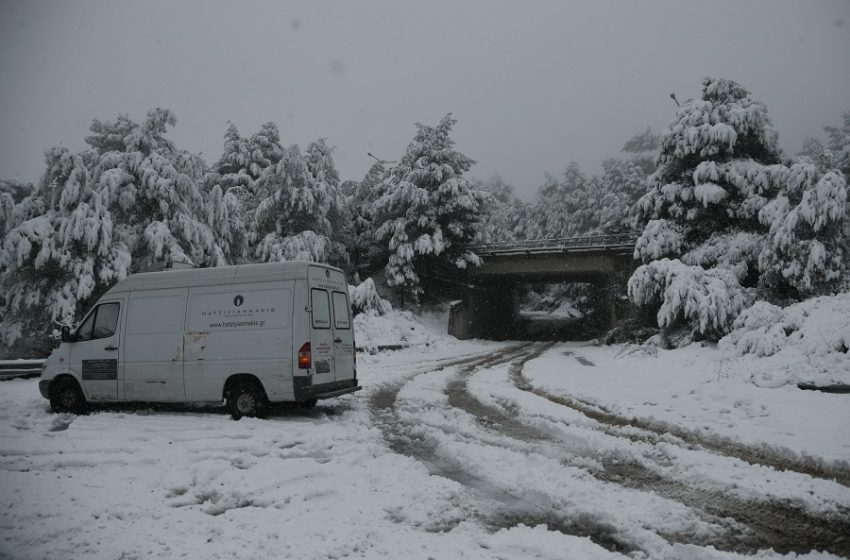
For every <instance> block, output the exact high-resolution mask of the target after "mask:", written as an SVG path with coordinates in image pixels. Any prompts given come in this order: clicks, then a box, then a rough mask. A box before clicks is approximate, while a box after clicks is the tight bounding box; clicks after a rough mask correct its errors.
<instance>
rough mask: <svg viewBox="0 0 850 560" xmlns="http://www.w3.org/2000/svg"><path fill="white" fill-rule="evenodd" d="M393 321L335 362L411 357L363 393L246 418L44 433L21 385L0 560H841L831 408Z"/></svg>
mask: <svg viewBox="0 0 850 560" xmlns="http://www.w3.org/2000/svg"><path fill="white" fill-rule="evenodd" d="M394 313H395V312H394ZM396 319H398V317H389V318H387V321H388V323H386V324H384V323H383V322H380V321H376V320H374V318H373V321H372V323H371V324H373V325H378V326H377V327H374V328H372V330H371V331H369V332H364V331H363V330H362V329H363V328H364V326H367V327H368V325H367V323H366V322H363V321H361V323H360V328H361V330H360V332H358V344H361V343H362V342H363V341H365V340H369V341H372V342H374V345H376V346H377V345H379V344H381V345H383V344H387V343H390V342H391V341H392V340H400V339H401V335H404V338H405V340H404V343H406V344H409V345H411V346H409V347H407V348H404V349H402V350H399V351H394V352H378V353H375V354H371V355H370V354H368V353H361V354H360V356H359V357H358V371H359V378H360V379H361V382H362V384H363V386H364V390H363V391H362V392H360V393H357V394H355V395H349V396H346V397H343V398H340V399H335V400H330V401H324V402H322V403H320V404H319V406H318V407H316V408H315V409H313V410H311V411H302V410H280V411H277V412H276V413H275V414H273V415H272V416H271V418H269V419H267V420H253V419H243V420H241V421H239V422H234V421H232V420H231V419H230V418H229V416H227V415H226V414H225V413H224V412H223V411H220V410H216V409H174V408H170V409H156V410H153V409H150V408H147V407H142V408H140V407H132V408H131V407H113V408H106V409H101V410H96V411H94V412H93V413H91V414H88V415H85V416H73V415H54V414H51V413H50V412H49V411H48V406H47V403H46V401H44V400H43V399H42V398H41V397H40V395H39V394H38V390H37V380H13V381H7V382H3V383H0V504H2V506H3V507H0V557H1V558H9V559H16V560H17V559H30V558H32V559H35V558H103V559H117V558H123V559H133V558H204V559H211V558H265V557H275V558H298V559H307V558H346V557H347V558H422V559H427V558H435V559H437V558H439V559H442V558H461V557H462V558H506V559H509V558H552V559H562V558H606V559H607V558H622V557H633V558H670V559H674V558H676V559H678V558H701V559H718V558H740V557H750V556H752V555H755V556H757V557H759V558H770V557H777V556H779V557H785V556H787V557H789V558H790V557H796V555H795V552H799V553H801V556H802V557H807V558H830V557H833V556H832V555H831V554H829V553H828V552H816V551H815V552H813V551H812V549H813V548H814V549H816V550H831V551H832V552H837V553H840V554H845V555H846V554H848V551H850V543H848V541H847V540H846V539H847V536H846V535H847V534H848V533H850V468H848V467H847V464H846V462H847V461H850V432H848V430H847V429H846V426H847V425H848V420H850V417H848V414H850V413H848V410H850V408H848V406H847V404H846V403H847V402H848V399H850V397H848V396H846V395H845V396H842V395H830V394H824V393H814V392H806V391H799V390H797V389H795V388H792V386H783V387H779V388H764V387H759V386H757V385H756V384H754V383H752V382H751V381H750V378H749V377H748V376H746V375H744V374H743V373H742V371H741V370H739V369H737V368H739V366H740V364H742V363H743V362H742V361H741V360H739V359H738V358H735V357H734V354H732V353H730V352H728V351H725V350H718V349H717V348H714V347H700V346H697V345H692V346H690V347H688V348H685V349H682V350H675V351H661V350H659V351H657V352H651V351H647V350H646V349H645V348H636V347H631V346H616V347H595V346H591V345H588V344H579V343H563V344H551V343H511V342H508V343H496V342H482V341H470V342H459V341H456V340H454V339H452V338H449V337H447V336H445V335H444V334H443V333H441V332H439V330H438V328H437V326H438V325H439V324H441V323H440V321H442V319H441V318H440V317H439V316H434V317H431V319H430V320H428V321H425V323H426V324H423V322H422V321H420V320H418V319H417V318H415V317H413V316H409V317H405V318H404V320H405V321H409V323H404V322H401V321H398V320H396ZM429 321H430V322H429ZM381 325H383V326H381ZM388 325H394V326H388ZM384 327H387V328H384ZM410 327H414V328H413V330H411V329H410ZM632 417H634V419H633V418H632ZM842 538H844V539H845V540H843V541H841V539H842ZM770 548H776V549H778V550H779V552H775V551H770V550H762V551H761V552H758V551H759V550H760V549H770ZM718 549H720V550H718Z"/></svg>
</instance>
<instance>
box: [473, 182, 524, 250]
mask: <svg viewBox="0 0 850 560" xmlns="http://www.w3.org/2000/svg"><path fill="white" fill-rule="evenodd" d="M476 186H477V187H478V188H479V189H480V190H481V191H483V192H485V193H486V194H487V195H488V197H487V199H486V200H485V201H484V203H483V205H482V210H481V214H482V219H481V228H480V230H479V233H478V237H477V241H479V242H482V243H498V242H503V241H516V240H519V239H525V235H526V212H527V209H526V204H525V203H523V202H522V201H521V200H519V199H518V198H517V197H516V196H515V195H514V190H513V187H511V186H510V185H509V184H508V183H506V182H505V181H504V180H503V179H502V178H501V177H500V176H498V175H493V176H492V177H490V178H488V179H486V180H484V181H481V182H479V183H477V184H476Z"/></svg>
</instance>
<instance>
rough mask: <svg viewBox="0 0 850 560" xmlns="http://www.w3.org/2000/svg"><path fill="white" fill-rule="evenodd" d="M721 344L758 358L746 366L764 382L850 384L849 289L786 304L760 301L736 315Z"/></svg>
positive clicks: (779, 383) (771, 383)
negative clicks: (831, 294)
mask: <svg viewBox="0 0 850 560" xmlns="http://www.w3.org/2000/svg"><path fill="white" fill-rule="evenodd" d="M720 348H721V349H724V350H726V351H729V352H732V353H734V354H736V355H738V356H747V355H751V356H753V357H754V358H756V357H757V358H759V359H758V360H753V362H752V364H750V366H749V368H748V369H749V370H750V371H751V375H753V378H754V380H755V381H756V382H758V383H760V384H770V385H772V386H775V385H781V384H783V383H786V382H800V381H804V382H805V381H814V382H817V383H823V384H830V383H846V384H850V293H844V294H839V295H836V296H821V297H816V298H812V299H808V300H806V301H803V302H800V303H795V304H793V305H790V306H788V307H786V308H784V309H783V308H780V307H777V306H775V305H771V304H769V303H766V302H757V303H755V304H754V305H753V306H752V307H750V308H749V309H746V310H745V311H744V312H743V313H741V314H740V315H739V316H738V318H737V319H736V320H735V323H734V330H733V331H732V332H730V333H729V334H728V335H727V336H726V337H724V338H723V339H722V340H721V341H720Z"/></svg>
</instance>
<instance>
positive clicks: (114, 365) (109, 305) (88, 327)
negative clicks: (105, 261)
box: [69, 297, 125, 401]
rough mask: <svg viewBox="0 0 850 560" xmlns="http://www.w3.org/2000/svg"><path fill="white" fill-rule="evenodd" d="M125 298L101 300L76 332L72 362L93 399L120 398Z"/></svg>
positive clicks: (107, 399) (86, 393) (85, 390)
mask: <svg viewBox="0 0 850 560" xmlns="http://www.w3.org/2000/svg"><path fill="white" fill-rule="evenodd" d="M124 303H125V300H124V298H123V297H114V298H112V297H111V298H110V299H109V300H105V301H101V302H98V304H97V306H95V308H94V309H92V310H91V312H90V313H89V314H88V315H87V316H86V318H85V319H84V320H83V322H82V323H81V324H80V326H79V327H78V328H77V330H76V332H75V335H74V336H75V340H74V344H73V345H72V347H71V354H70V358H69V361H70V363H71V369H72V371H75V372H78V373H79V374H80V379H81V380H82V385H83V392H84V393H85V395H86V399H88V400H90V401H114V400H117V399H118V372H119V364H120V361H119V360H120V358H121V355H120V351H119V349H120V346H121V319H122V308H123V307H124Z"/></svg>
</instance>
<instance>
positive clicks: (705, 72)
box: [0, 0, 850, 198]
mask: <svg viewBox="0 0 850 560" xmlns="http://www.w3.org/2000/svg"><path fill="white" fill-rule="evenodd" d="M848 53H850V2H847V1H846V0H823V1H815V2H804V1H802V0H801V1H786V0H760V1H748V2H731V1H712V2H704V1H699V0H697V1H693V2H690V1H674V0H670V1H663V2H662V1H641V2H620V1H616V2H613V1H594V2H581V3H579V2H565V1H562V0H551V1H544V0H539V1H535V2H519V1H515V2H504V1H491V0H477V1H467V2H455V1H450V0H429V1H428V2H414V1H396V0H368V1H361V2H343V1H338V2H327V1H310V0H305V1H286V2H279V1H276V0H269V1H262V2H261V1H246V2H225V1H221V2H213V1H201V0H191V1H187V0H181V1H180V2H169V1H160V0H156V1H146V2H127V1H124V0H103V1H93V0H80V1H75V2H65V1H61V0H57V1H38V2H23V1H20V2H10V1H8V0H0V76H2V79H0V131H2V135H0V178H3V179H17V180H20V181H36V180H38V178H39V175H40V174H41V173H42V171H43V152H44V150H45V148H47V147H48V146H51V145H53V144H57V143H62V144H65V145H66V146H68V147H70V148H72V149H81V148H83V147H84V142H83V138H84V137H85V136H86V134H87V132H88V126H89V124H90V123H91V120H92V119H93V118H100V119H113V118H114V117H115V116H116V115H117V114H119V113H127V114H129V115H130V117H131V118H133V119H136V120H140V119H142V118H143V117H144V114H145V112H146V111H147V110H148V109H150V108H152V107H157V106H160V107H167V108H169V109H171V110H172V111H174V112H175V114H176V115H177V126H176V127H175V128H174V129H173V130H172V131H171V132H170V137H171V138H172V139H173V140H174V141H175V142H176V143H177V145H178V146H179V147H181V148H185V149H188V150H190V151H193V152H201V153H202V155H203V157H204V158H205V159H206V160H207V161H208V162H209V163H212V162H214V161H215V160H216V159H218V157H219V155H220V154H221V150H222V145H223V139H222V136H223V134H224V131H225V128H226V125H227V121H228V120H231V121H233V122H234V124H236V126H237V127H238V129H239V131H240V132H241V133H242V134H243V135H245V136H249V135H251V134H253V133H254V132H255V131H256V130H257V129H258V128H259V126H260V124H261V123H263V122H266V121H274V122H275V123H276V124H277V125H278V127H279V128H280V131H281V137H282V141H283V144H284V145H290V144H294V143H297V144H300V145H302V146H304V145H306V144H307V143H308V142H310V141H312V140H315V139H316V138H320V137H324V138H328V140H329V141H330V143H331V144H332V145H334V146H336V152H335V159H336V162H337V166H338V168H339V170H340V173H341V175H342V177H343V178H344V179H360V178H361V177H362V176H363V174H364V173H365V172H366V170H367V169H368V167H369V165H371V163H373V160H372V159H370V158H369V156H367V152H372V153H373V154H375V155H376V156H378V157H380V158H383V159H387V160H395V159H397V158H398V157H399V156H400V155H401V154H402V153H403V151H404V149H405V147H406V146H407V144H408V143H409V142H410V140H411V139H412V137H413V135H414V133H415V127H414V125H413V123H415V122H422V123H424V124H436V123H437V122H438V121H439V119H440V118H441V117H442V116H443V115H444V114H446V113H448V112H452V113H453V114H454V116H455V118H456V119H458V121H459V122H458V124H457V125H456V128H455V132H454V135H453V137H454V139H455V140H456V141H457V145H458V147H459V149H461V151H463V152H464V153H465V154H466V155H468V156H469V157H471V158H473V159H475V160H476V161H477V162H478V163H477V164H476V166H475V167H474V168H473V169H472V175H473V176H476V177H480V178H485V177H487V176H489V175H492V174H494V173H498V174H500V175H501V176H502V177H503V178H504V179H505V180H506V181H508V182H509V183H510V184H512V185H513V186H514V187H515V189H516V190H517V193H518V194H519V195H520V196H522V197H523V198H530V197H532V196H533V195H534V193H535V192H536V190H537V188H538V187H539V186H540V185H541V184H542V183H543V181H544V172H547V171H548V172H549V173H551V174H553V175H559V174H560V173H561V172H562V171H563V170H564V168H565V167H566V165H567V164H568V163H569V162H570V161H571V160H574V161H577V162H578V163H579V164H580V166H581V167H582V168H583V169H584V170H585V171H586V172H588V173H594V172H597V171H598V170H599V168H600V163H601V161H602V160H603V159H605V158H607V157H611V156H616V155H617V154H618V152H619V150H620V148H621V147H622V145H623V143H624V142H625V141H626V140H627V139H628V138H629V137H631V136H633V135H634V134H636V133H638V132H641V131H642V130H644V129H645V128H646V127H647V126H649V127H652V128H654V129H656V130H660V129H662V128H663V127H664V126H665V125H667V124H668V123H669V122H670V120H671V119H672V118H673V114H674V110H675V104H674V102H673V101H672V100H671V99H670V97H669V95H670V93H671V92H675V93H676V94H677V95H678V97H679V99H680V100H683V99H687V98H690V97H696V96H698V95H699V94H700V85H701V80H702V78H703V77H704V76H722V77H726V78H731V79H734V80H737V81H739V82H740V83H742V84H743V85H744V86H745V87H747V88H748V89H749V90H750V91H751V92H752V93H753V95H754V96H755V97H757V98H759V99H761V100H763V101H765V102H766V103H767V105H768V109H769V112H770V115H771V116H772V118H773V120H774V124H775V125H776V127H777V129H778V130H779V133H780V141H781V144H782V146H783V148H784V149H785V150H786V151H787V152H789V153H796V152H797V151H798V150H799V149H800V147H801V145H802V142H803V140H804V139H805V138H806V137H807V136H817V135H820V134H821V128H822V127H823V126H825V125H830V124H837V123H838V122H839V121H840V118H841V114H842V112H845V111H848V110H850V55H848Z"/></svg>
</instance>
